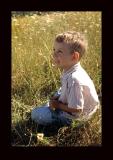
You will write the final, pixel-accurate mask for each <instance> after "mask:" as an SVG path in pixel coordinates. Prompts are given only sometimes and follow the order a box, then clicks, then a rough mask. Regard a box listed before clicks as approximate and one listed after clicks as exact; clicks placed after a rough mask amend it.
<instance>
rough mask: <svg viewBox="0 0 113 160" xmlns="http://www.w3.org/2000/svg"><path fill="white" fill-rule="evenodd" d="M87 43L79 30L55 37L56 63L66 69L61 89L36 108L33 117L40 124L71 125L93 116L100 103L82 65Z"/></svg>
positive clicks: (54, 56)
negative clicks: (74, 121) (47, 102)
mask: <svg viewBox="0 0 113 160" xmlns="http://www.w3.org/2000/svg"><path fill="white" fill-rule="evenodd" d="M86 48H87V42H86V40H85V38H84V36H83V35H81V34H80V33H78V32H72V31H70V32H65V33H62V34H59V35H57V36H56V38H55V42H54V48H53V60H54V63H55V64H56V65H57V66H58V67H60V68H62V69H63V74H62V77H61V84H62V85H61V88H60V89H59V91H58V92H57V93H56V94H55V95H54V96H53V97H52V98H51V99H50V102H49V104H48V105H45V106H41V107H38V108H35V109H33V111H32V113H31V118H32V120H34V121H35V122H37V123H38V124H42V125H48V124H51V123H53V122H59V123H61V124H63V125H70V124H71V122H72V119H83V118H86V119H88V118H90V117H91V115H93V113H94V112H95V111H96V110H97V108H98V106H99V100H98V96H97V93H96V90H95V87H94V84H93V82H92V80H91V79H90V77H89V76H88V74H87V73H86V71H85V70H84V69H83V68H82V67H81V65H80V59H81V58H82V56H83V55H84V53H85V52H86Z"/></svg>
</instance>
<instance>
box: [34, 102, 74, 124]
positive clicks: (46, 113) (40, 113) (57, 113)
mask: <svg viewBox="0 0 113 160" xmlns="http://www.w3.org/2000/svg"><path fill="white" fill-rule="evenodd" d="M31 119H32V120H33V121H35V122H36V123H38V124H39V125H50V124H53V123H59V124H61V125H70V124H71V122H72V120H71V119H68V118H66V117H64V116H63V112H62V111H61V110H58V109H56V110H52V109H51V108H50V107H49V106H48V105H44V106H40V107H37V108H34V109H33V110H32V112H31Z"/></svg>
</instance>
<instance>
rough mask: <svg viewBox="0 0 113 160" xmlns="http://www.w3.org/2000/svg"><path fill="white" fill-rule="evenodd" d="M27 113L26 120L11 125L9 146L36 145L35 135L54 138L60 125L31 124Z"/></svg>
mask: <svg viewBox="0 0 113 160" xmlns="http://www.w3.org/2000/svg"><path fill="white" fill-rule="evenodd" d="M30 114H31V113H28V115H27V119H26V120H21V121H19V122H18V123H16V124H13V125H12V129H11V144H12V145H13V146H16V145H28V146H29V145H31V144H36V143H37V134H38V133H44V136H45V137H51V136H56V135H57V133H58V130H59V128H61V127H62V125H61V124H57V123H53V124H51V125H48V126H43V125H38V124H37V123H35V122H33V121H32V120H31V117H30Z"/></svg>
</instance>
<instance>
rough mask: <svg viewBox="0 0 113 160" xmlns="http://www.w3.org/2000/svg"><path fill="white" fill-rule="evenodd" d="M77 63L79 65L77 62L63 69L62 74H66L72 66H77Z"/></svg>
mask: <svg viewBox="0 0 113 160" xmlns="http://www.w3.org/2000/svg"><path fill="white" fill-rule="evenodd" d="M78 63H79V62H77V63H74V64H72V65H71V66H69V67H67V68H65V69H64V73H65V72H67V71H68V70H69V69H71V68H72V67H73V66H74V65H76V64H78Z"/></svg>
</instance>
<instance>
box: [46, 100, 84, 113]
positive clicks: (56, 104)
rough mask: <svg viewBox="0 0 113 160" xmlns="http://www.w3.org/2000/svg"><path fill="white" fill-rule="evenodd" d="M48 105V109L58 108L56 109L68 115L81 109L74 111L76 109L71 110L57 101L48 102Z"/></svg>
mask: <svg viewBox="0 0 113 160" xmlns="http://www.w3.org/2000/svg"><path fill="white" fill-rule="evenodd" d="M49 105H50V108H58V109H61V110H62V111H65V112H70V113H76V112H81V111H82V109H76V107H75V108H71V106H70V107H68V105H67V104H63V103H61V102H59V101H58V100H50V103H49Z"/></svg>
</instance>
